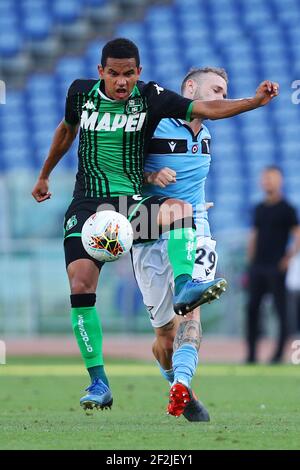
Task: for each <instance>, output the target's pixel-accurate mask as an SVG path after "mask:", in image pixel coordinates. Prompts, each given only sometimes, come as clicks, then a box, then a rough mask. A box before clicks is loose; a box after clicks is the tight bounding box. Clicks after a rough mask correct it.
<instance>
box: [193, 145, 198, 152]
mask: <svg viewBox="0 0 300 470" xmlns="http://www.w3.org/2000/svg"><path fill="white" fill-rule="evenodd" d="M198 149H199V147H198V145H197V144H195V145H193V147H192V153H197V152H198Z"/></svg>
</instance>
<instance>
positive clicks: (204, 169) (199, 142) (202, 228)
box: [144, 119, 211, 236]
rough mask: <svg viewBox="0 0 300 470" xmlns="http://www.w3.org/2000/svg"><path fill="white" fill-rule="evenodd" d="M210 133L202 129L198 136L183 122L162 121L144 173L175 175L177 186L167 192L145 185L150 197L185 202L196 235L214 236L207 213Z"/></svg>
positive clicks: (150, 148) (155, 135) (178, 120)
mask: <svg viewBox="0 0 300 470" xmlns="http://www.w3.org/2000/svg"><path fill="white" fill-rule="evenodd" d="M210 139H211V137H210V133H209V131H208V129H207V128H206V127H205V126H203V125H202V128H201V130H200V132H199V133H198V135H196V136H195V135H194V133H193V131H192V130H191V129H190V127H189V126H188V125H187V124H185V122H184V121H182V120H180V119H162V120H161V121H160V123H159V125H158V126H157V128H156V130H155V133H154V135H153V138H152V140H151V143H150V146H149V150H148V151H149V153H148V155H147V156H146V160H145V166H144V169H145V171H150V172H154V171H159V170H160V169H161V168H164V167H168V168H171V169H172V170H174V171H176V183H170V184H169V185H168V186H167V187H166V188H160V187H159V186H155V185H146V186H145V190H144V192H145V193H146V194H147V195H153V194H161V195H164V196H168V197H172V198H176V199H182V200H183V201H187V202H189V203H190V204H192V206H193V211H194V217H195V222H196V225H197V232H198V233H199V234H201V235H203V236H211V234H210V228H209V223H208V217H207V211H206V209H205V180H206V177H207V175H208V172H209V167H210V161H211V156H210Z"/></svg>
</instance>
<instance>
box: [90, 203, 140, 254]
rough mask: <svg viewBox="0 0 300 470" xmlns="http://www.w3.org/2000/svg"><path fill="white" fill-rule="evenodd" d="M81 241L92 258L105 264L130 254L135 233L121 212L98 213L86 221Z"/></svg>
mask: <svg viewBox="0 0 300 470" xmlns="http://www.w3.org/2000/svg"><path fill="white" fill-rule="evenodd" d="M81 240H82V244H83V246H84V248H85V250H86V251H87V252H88V254H89V255H90V256H92V258H95V259H96V260H97V261H103V262H104V261H105V262H107V261H116V260H117V259H119V258H121V256H124V255H125V254H126V253H128V252H129V250H130V248H131V246H132V242H133V231H132V227H131V224H130V222H128V220H127V219H126V217H124V215H122V214H119V212H114V211H102V212H96V213H95V214H93V215H91V217H89V218H88V219H87V220H86V221H85V223H84V225H83V227H82V232H81Z"/></svg>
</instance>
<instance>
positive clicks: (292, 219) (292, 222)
mask: <svg viewBox="0 0 300 470" xmlns="http://www.w3.org/2000/svg"><path fill="white" fill-rule="evenodd" d="M287 217H288V226H289V228H290V229H291V228H293V227H296V226H297V225H298V223H299V222H298V216H297V212H296V210H295V209H294V207H293V206H288V212H287Z"/></svg>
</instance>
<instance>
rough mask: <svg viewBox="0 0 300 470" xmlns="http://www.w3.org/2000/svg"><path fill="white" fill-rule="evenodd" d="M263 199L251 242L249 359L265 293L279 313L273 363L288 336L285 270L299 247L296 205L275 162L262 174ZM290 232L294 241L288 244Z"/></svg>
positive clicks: (253, 351) (257, 209)
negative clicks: (283, 190) (289, 199)
mask: <svg viewBox="0 0 300 470" xmlns="http://www.w3.org/2000/svg"><path fill="white" fill-rule="evenodd" d="M261 186H262V189H263V191H264V194H265V197H264V200H263V201H262V202H261V203H259V204H258V205H257V206H256V207H255V211H254V220H253V228H252V232H251V235H250V240H249V245H248V261H249V263H250V269H249V286H248V289H249V302H248V307H247V342H248V357H247V362H248V363H254V362H256V359H257V357H256V345H257V340H258V336H259V331H260V323H259V320H260V307H261V303H262V300H263V298H264V296H265V295H266V294H268V293H270V294H271V295H272V297H273V301H274V306H275V310H276V314H277V317H278V325H279V330H278V338H277V345H276V349H275V351H274V354H273V357H272V358H271V363H276V362H280V361H281V360H282V357H283V353H284V345H285V341H286V339H287V309H286V285H285V278H286V271H287V268H288V265H289V262H290V260H291V258H292V257H293V255H295V254H296V253H297V252H298V251H299V249H300V230H299V226H298V219H297V213H296V210H295V208H294V207H293V206H292V205H291V204H290V203H289V202H288V201H287V200H286V199H285V197H284V195H283V192H282V186H283V175H282V172H281V170H280V169H279V168H278V167H276V166H269V167H267V168H265V170H264V171H263V173H262V176H261ZM290 236H292V242H291V244H290V245H289V240H290Z"/></svg>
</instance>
